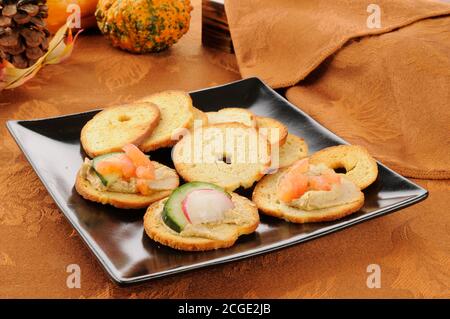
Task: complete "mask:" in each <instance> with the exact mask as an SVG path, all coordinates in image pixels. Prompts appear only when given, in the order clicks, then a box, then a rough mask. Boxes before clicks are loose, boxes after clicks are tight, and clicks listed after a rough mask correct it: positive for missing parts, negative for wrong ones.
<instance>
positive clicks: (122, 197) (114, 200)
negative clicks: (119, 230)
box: [75, 164, 172, 209]
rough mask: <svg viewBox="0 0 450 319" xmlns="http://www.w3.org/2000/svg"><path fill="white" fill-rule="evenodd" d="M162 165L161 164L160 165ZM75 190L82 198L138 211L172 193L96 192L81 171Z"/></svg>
mask: <svg viewBox="0 0 450 319" xmlns="http://www.w3.org/2000/svg"><path fill="white" fill-rule="evenodd" d="M160 165H162V164H160ZM75 189H76V190H77V192H78V194H80V195H81V196H82V197H83V198H85V199H87V200H90V201H93V202H97V203H101V204H104V205H106V204H109V205H112V206H114V207H117V208H125V209H139V208H146V207H148V206H149V205H150V204H152V203H154V202H156V201H157V200H160V199H162V198H165V197H167V196H169V195H170V194H171V193H172V191H171V190H167V191H158V192H155V193H153V194H150V195H147V196H145V195H141V194H125V193H118V192H102V191H99V190H97V189H96V188H95V187H94V186H92V185H91V183H90V182H89V181H88V180H86V179H85V178H83V177H82V176H81V170H80V171H79V172H78V174H77V179H76V182H75Z"/></svg>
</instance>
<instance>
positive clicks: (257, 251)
mask: <svg viewBox="0 0 450 319" xmlns="http://www.w3.org/2000/svg"><path fill="white" fill-rule="evenodd" d="M250 81H256V82H257V83H258V85H261V86H262V87H264V88H265V89H267V90H269V92H270V93H272V94H273V95H275V96H276V97H277V98H278V99H281V100H282V101H283V102H284V103H286V104H288V105H289V107H291V108H292V109H294V110H296V111H297V112H299V113H300V114H301V115H302V116H305V117H306V118H308V119H309V120H310V121H312V122H313V123H315V124H317V125H318V126H320V127H321V128H322V129H325V130H326V131H327V132H328V133H329V134H330V135H333V136H334V137H335V139H336V140H338V141H339V142H341V143H342V144H349V143H348V142H347V141H346V140H344V139H343V138H341V137H340V136H338V135H336V134H335V133H334V132H332V131H330V130H329V129H328V128H326V127H325V126H323V125H322V124H320V123H319V122H317V121H316V120H315V119H314V118H312V117H311V116H310V115H309V114H307V113H305V112H304V111H303V110H302V109H301V108H300V107H298V106H296V105H294V104H292V103H291V102H289V101H288V100H287V99H286V98H285V97H284V96H282V95H281V94H279V93H278V92H277V91H275V90H274V89H273V88H271V87H270V86H268V85H267V84H266V83H264V81H262V80H261V79H260V78H258V77H249V78H244V79H240V80H237V81H233V82H229V83H225V84H221V85H216V86H211V87H207V88H203V89H199V90H194V91H189V92H188V93H189V94H196V93H202V92H204V91H208V90H213V89H217V88H221V87H226V86H230V85H235V84H239V83H241V82H250ZM101 110H102V109H101V108H99V109H93V110H88V111H84V112H77V113H71V114H64V115H58V116H51V117H45V118H38V119H31V120H8V121H6V127H7V129H8V131H9V133H10V134H11V136H12V137H13V139H14V141H15V142H16V144H17V146H18V147H19V149H20V150H21V152H22V153H23V154H24V155H25V157H26V159H27V161H28V162H29V163H30V165H31V167H32V168H33V170H34V172H35V173H36V174H37V176H38V177H39V180H40V181H41V183H42V184H43V185H44V187H45V188H46V190H47V192H48V193H49V194H50V196H51V197H52V199H53V201H54V202H55V203H56V205H57V206H58V208H59V210H60V211H61V212H62V213H63V215H64V217H65V218H66V219H67V220H68V222H69V223H70V224H71V226H72V227H74V228H75V230H76V231H77V233H78V235H79V236H80V237H81V239H82V241H83V243H84V244H85V245H86V246H87V247H88V248H89V250H90V251H91V253H93V254H94V256H95V257H96V259H97V261H98V262H99V263H100V265H101V266H102V267H103V268H104V269H105V271H106V273H107V274H108V276H109V277H110V278H111V279H112V281H113V282H115V283H116V284H118V285H119V286H125V285H131V284H137V283H142V282H146V281H149V280H152V279H157V278H162V277H165V276H170V275H175V274H178V273H182V272H186V271H188V270H195V269H200V268H204V267H210V266H215V265H219V264H224V263H228V262H233V261H237V260H242V259H245V258H248V257H253V256H258V255H262V254H265V253H269V252H272V251H275V250H281V249H284V248H287V247H290V246H293V245H296V244H299V243H303V242H306V241H309V240H313V239H316V238H319V237H322V236H325V235H328V234H331V233H334V232H338V231H341V230H343V229H346V228H348V227H351V226H354V225H357V224H359V223H362V222H364V221H367V220H370V219H374V218H378V217H381V216H384V215H387V214H389V213H393V212H395V211H398V210H400V209H403V208H406V207H408V206H411V205H413V204H416V203H418V202H421V201H423V200H425V199H426V198H427V197H428V195H429V192H428V190H426V189H425V188H423V187H422V186H420V185H418V184H416V183H414V182H413V181H410V180H409V179H407V178H406V177H404V176H402V175H400V174H399V173H397V172H396V171H394V170H393V169H391V168H389V167H388V166H386V165H385V164H383V163H381V162H379V161H378V160H377V164H378V165H380V166H382V167H383V168H384V169H386V170H387V171H389V172H390V173H392V174H394V175H396V176H397V177H399V178H401V179H403V180H405V181H407V182H408V183H410V184H412V185H413V186H415V187H416V188H418V190H419V191H421V194H419V195H411V196H409V197H407V198H406V199H405V200H403V201H400V202H399V203H397V204H394V205H392V206H390V207H387V208H381V209H378V210H375V211H372V212H370V213H368V214H364V215H361V216H359V217H357V218H355V219H352V220H350V221H345V222H343V223H342V224H337V225H333V226H330V227H329V228H328V229H325V230H324V229H323V228H321V230H320V231H318V232H317V233H313V234H310V235H308V236H305V237H300V238H297V239H293V237H291V238H289V239H285V240H283V241H277V242H275V243H272V244H270V245H267V246H263V247H257V248H253V249H250V250H246V251H243V252H240V253H236V254H235V255H233V256H223V257H219V258H215V259H212V260H208V261H202V262H199V263H196V264H190V265H187V266H180V267H177V268H173V269H168V270H163V271H158V272H155V273H152V274H145V275H140V276H134V277H130V278H126V277H122V276H119V275H117V274H116V271H117V269H115V267H114V269H113V268H112V267H111V265H112V263H111V261H110V260H109V258H108V257H107V256H106V255H104V254H103V253H101V252H100V249H98V247H95V246H97V245H96V244H95V242H93V241H92V240H91V239H89V238H88V236H87V235H88V234H87V233H86V232H85V231H84V230H82V229H81V227H80V225H78V223H77V222H76V221H74V220H73V219H72V218H71V216H70V213H69V212H66V210H65V209H64V208H63V204H66V203H61V202H60V200H59V199H58V196H56V194H54V192H53V190H52V188H51V187H50V186H49V185H48V183H47V182H46V180H45V178H44V177H43V176H42V174H41V173H40V171H39V170H38V169H37V166H36V165H37V164H36V163H35V162H34V160H33V159H32V158H31V157H30V155H29V154H28V153H27V151H26V149H25V147H24V145H23V143H22V140H21V139H20V137H19V136H18V132H17V130H18V129H19V127H18V126H20V123H21V122H39V121H46V120H57V119H65V118H73V117H77V116H85V115H86V114H88V113H94V112H98V111H101ZM24 129H27V128H24Z"/></svg>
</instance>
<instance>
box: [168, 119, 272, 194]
mask: <svg viewBox="0 0 450 319" xmlns="http://www.w3.org/2000/svg"><path fill="white" fill-rule="evenodd" d="M228 134H230V135H228ZM229 136H231V138H233V139H235V141H236V142H235V143H233V142H231V141H230V142H224V143H223V144H220V142H221V139H222V141H224V139H226V138H227V137H229ZM241 138H242V139H241ZM241 141H243V143H240V142H241ZM250 141H256V143H250ZM215 145H223V146H224V148H227V149H224V150H223V151H222V150H216V149H214V146H215ZM218 151H220V154H219V153H217V152H218ZM212 152H214V154H211V153H212ZM216 153H217V154H216ZM224 153H225V154H224ZM196 156H199V157H196ZM229 156H230V157H229ZM172 160H173V162H174V164H175V169H176V170H177V172H178V174H180V176H181V177H183V179H184V180H186V181H188V182H191V181H201V182H208V183H213V184H216V185H218V186H220V187H223V188H224V189H226V190H227V191H233V190H235V189H237V188H238V187H240V186H242V187H244V188H249V187H251V186H252V185H253V183H254V182H256V181H258V180H259V179H261V177H262V176H264V174H265V173H266V171H267V169H268V168H269V167H270V144H269V143H268V141H267V139H266V138H265V137H264V136H262V135H260V134H258V131H257V130H256V129H255V128H252V127H248V126H245V125H243V124H240V123H221V124H214V125H208V126H205V127H203V129H202V135H201V136H197V135H196V134H195V132H194V133H193V134H188V135H186V136H185V137H183V139H181V140H180V141H179V142H178V143H177V144H176V145H175V146H174V148H173V150H172ZM224 160H229V161H230V163H226V162H225V161H224Z"/></svg>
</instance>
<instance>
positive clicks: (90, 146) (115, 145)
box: [81, 102, 160, 157]
mask: <svg viewBox="0 0 450 319" xmlns="http://www.w3.org/2000/svg"><path fill="white" fill-rule="evenodd" d="M159 119H160V111H159V108H158V107H157V106H156V105H155V104H153V103H150V102H136V103H132V104H126V105H120V106H115V107H110V108H107V109H104V110H103V111H101V112H99V113H97V114H96V115H95V116H94V117H93V118H92V119H91V120H90V121H89V122H87V123H86V125H85V126H84V127H83V129H82V130H81V145H82V146H83V149H84V150H85V152H86V154H88V155H89V156H90V157H96V156H99V155H102V154H108V153H112V152H119V151H121V149H122V147H123V146H125V145H126V144H135V145H139V144H140V143H142V141H143V140H145V139H146V138H147V137H148V136H150V134H151V133H152V132H153V130H154V128H155V127H156V126H157V125H158V123H159Z"/></svg>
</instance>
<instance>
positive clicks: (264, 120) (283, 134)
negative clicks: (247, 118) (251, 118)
mask: <svg viewBox="0 0 450 319" xmlns="http://www.w3.org/2000/svg"><path fill="white" fill-rule="evenodd" d="M256 126H257V127H258V129H259V131H260V132H264V135H265V136H266V137H267V139H268V140H269V142H270V144H272V145H274V144H276V145H278V147H280V146H282V145H283V144H284V143H285V142H286V139H287V137H288V129H287V127H286V126H285V125H284V124H283V123H281V122H279V121H277V120H275V119H273V118H270V117H263V116H256ZM261 129H267V132H266V131H265V130H261ZM275 129H276V130H278V135H272V134H271V130H275ZM275 136H276V137H277V138H276V139H275Z"/></svg>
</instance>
